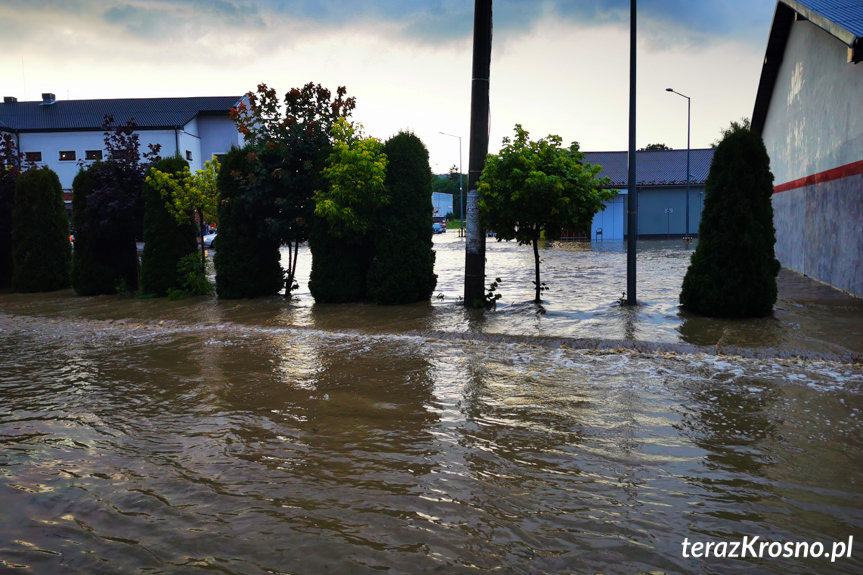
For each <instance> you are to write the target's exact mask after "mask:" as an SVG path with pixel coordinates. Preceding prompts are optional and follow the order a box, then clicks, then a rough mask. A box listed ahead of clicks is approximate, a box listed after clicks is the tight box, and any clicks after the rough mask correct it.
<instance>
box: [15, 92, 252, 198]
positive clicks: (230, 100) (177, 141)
mask: <svg viewBox="0 0 863 575" xmlns="http://www.w3.org/2000/svg"><path fill="white" fill-rule="evenodd" d="M241 100H242V96H227V97H197V98H127V99H110V100H57V99H56V98H55V97H54V94H42V101H41V102H38V101H37V102H19V101H18V100H17V99H16V98H13V97H8V96H7V97H5V98H4V99H3V103H2V104H0V132H8V133H11V134H13V135H14V137H15V140H16V145H17V147H18V150H19V151H20V152H21V153H23V154H24V155H25V159H26V160H27V161H28V162H32V163H35V164H36V165H38V166H48V167H49V168H51V169H52V170H54V171H55V172H56V173H57V175H58V176H59V178H60V183H61V185H62V186H63V190H64V192H66V193H69V192H71V189H72V180H73V179H74V178H75V175H76V174H77V173H78V170H79V169H80V164H81V163H82V162H83V164H84V165H87V164H90V163H92V162H94V161H96V160H99V159H102V157H103V156H104V155H105V142H104V139H105V136H104V132H105V130H104V128H103V125H104V123H105V116H106V115H110V116H112V117H113V118H114V124H115V125H117V124H120V125H124V124H126V122H127V121H133V122H134V123H135V124H136V126H137V127H136V133H137V134H138V136H139V141H140V151H141V152H142V153H144V152H146V151H147V150H148V145H149V144H160V145H161V150H160V152H159V154H160V155H161V156H162V157H168V156H173V155H174V154H179V155H180V156H181V157H183V158H185V159H186V160H188V162H189V166H190V168H191V169H192V171H193V172H194V171H195V170H199V169H201V168H202V167H203V164H204V162H206V161H207V160H209V159H211V158H212V157H213V156H216V155H220V154H225V153H226V152H227V151H228V150H230V149H231V146H239V145H241V143H242V136H241V135H240V133H239V132H238V131H237V128H236V125H235V124H234V122H233V121H232V120H231V119H230V115H229V114H230V110H231V108H234V107H236V106H237V105H238V104H239V103H240V101H241ZM68 199H70V198H69V197H68V196H67V200H68Z"/></svg>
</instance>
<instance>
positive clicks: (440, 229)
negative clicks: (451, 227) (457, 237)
mask: <svg viewBox="0 0 863 575" xmlns="http://www.w3.org/2000/svg"><path fill="white" fill-rule="evenodd" d="M432 231H433V232H434V233H436V234H442V233H444V232H445V231H446V224H438V223H434V224H432Z"/></svg>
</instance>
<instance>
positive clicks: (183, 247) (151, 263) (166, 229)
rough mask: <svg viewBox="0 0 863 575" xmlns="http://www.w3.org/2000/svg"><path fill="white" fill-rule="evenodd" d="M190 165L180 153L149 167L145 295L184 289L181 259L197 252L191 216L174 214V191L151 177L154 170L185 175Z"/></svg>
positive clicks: (143, 262) (143, 268)
mask: <svg viewBox="0 0 863 575" xmlns="http://www.w3.org/2000/svg"><path fill="white" fill-rule="evenodd" d="M188 167H189V164H188V162H186V160H184V159H183V158H181V157H179V156H173V157H171V158H165V159H163V160H160V161H159V162H157V163H156V164H154V165H153V166H152V167H151V168H150V171H149V172H148V177H147V179H146V180H145V182H144V189H143V192H142V193H143V197H144V252H143V253H142V254H141V293H142V294H144V295H154V296H157V297H164V296H166V295H168V294H169V293H172V292H174V291H181V290H183V289H184V288H183V286H182V285H181V281H180V277H179V275H178V274H179V268H180V265H181V264H180V261H181V260H182V259H183V258H185V257H186V256H188V255H189V254H192V255H194V254H195V253H196V249H197V243H196V241H195V237H196V235H197V230H196V226H195V225H194V222H193V220H192V219H190V218H179V219H178V218H177V217H175V215H174V214H173V213H172V212H171V210H169V208H168V206H169V205H172V206H173V205H174V203H173V197H172V196H171V193H172V191H173V190H172V189H171V188H160V187H158V186H156V185H154V181H153V180H152V178H151V177H150V176H151V175H152V174H153V173H155V172H159V173H160V174H165V175H175V176H176V175H182V174H183V173H184V170H188ZM166 194H167V195H168V196H169V197H168V198H166V197H165V195H166ZM198 267H199V268H200V266H198ZM203 271H205V270H199V272H202V273H203Z"/></svg>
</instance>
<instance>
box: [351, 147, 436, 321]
mask: <svg viewBox="0 0 863 575" xmlns="http://www.w3.org/2000/svg"><path fill="white" fill-rule="evenodd" d="M384 153H385V154H386V156H387V158H389V162H390V163H389V169H388V170H387V175H386V186H387V189H388V190H389V194H390V198H391V200H390V202H389V203H388V204H387V205H385V206H383V207H382V208H381V209H380V210H379V213H378V223H377V225H376V227H375V234H374V238H373V248H374V257H373V259H372V262H371V266H370V267H369V271H368V279H367V284H366V285H367V295H368V297H369V298H371V299H372V300H374V301H375V302H377V303H381V304H404V303H410V302H416V301H428V300H429V299H430V298H431V295H432V293H433V292H434V288H435V286H436V285H437V276H436V275H435V273H434V262H435V253H434V250H433V249H432V210H433V206H432V200H431V177H432V176H431V168H430V167H429V156H428V150H427V149H426V147H425V145H424V144H423V142H422V141H421V140H420V139H419V138H418V137H417V136H415V135H414V134H411V133H407V132H401V133H399V134H397V135H396V136H393V137H392V138H390V139H389V140H388V141H387V142H386V144H385V145H384Z"/></svg>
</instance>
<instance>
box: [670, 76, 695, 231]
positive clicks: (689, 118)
mask: <svg viewBox="0 0 863 575" xmlns="http://www.w3.org/2000/svg"><path fill="white" fill-rule="evenodd" d="M665 91H666V92H671V93H672V94H677V95H678V96H680V97H682V98H686V236H685V237H684V238H683V239H684V240H690V239H692V238H690V237H689V179H690V175H689V152H690V146H689V136H690V134H691V131H692V130H691V128H692V113H691V112H692V99H691V98H690V97H689V96H684V95H683V94H681V93H680V92H677V91H675V90H673V89H671V88H666V89H665Z"/></svg>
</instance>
